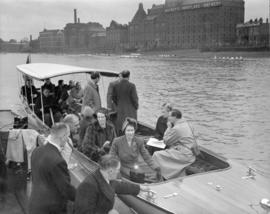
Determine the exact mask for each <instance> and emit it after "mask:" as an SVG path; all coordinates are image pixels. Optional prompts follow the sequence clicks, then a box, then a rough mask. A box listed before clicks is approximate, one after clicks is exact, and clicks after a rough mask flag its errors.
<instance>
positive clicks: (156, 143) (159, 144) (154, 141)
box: [146, 137, 166, 149]
mask: <svg viewBox="0 0 270 214" xmlns="http://www.w3.org/2000/svg"><path fill="white" fill-rule="evenodd" d="M146 145H148V146H153V147H157V148H161V149H164V148H165V147H166V144H165V143H164V142H163V140H158V139H156V138H153V137H150V138H149V140H148V141H147V143H146Z"/></svg>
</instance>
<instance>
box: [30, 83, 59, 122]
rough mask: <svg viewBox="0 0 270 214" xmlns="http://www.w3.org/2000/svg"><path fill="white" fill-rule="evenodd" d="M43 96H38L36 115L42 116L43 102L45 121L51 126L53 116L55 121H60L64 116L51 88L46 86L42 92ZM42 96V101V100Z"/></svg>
mask: <svg viewBox="0 0 270 214" xmlns="http://www.w3.org/2000/svg"><path fill="white" fill-rule="evenodd" d="M42 94H43V95H42V96H40V97H38V98H37V100H36V104H35V113H36V115H37V116H38V117H39V118H41V119H43V118H42V104H43V111H44V122H45V124H47V125H48V126H49V127H51V125H52V123H53V121H52V118H51V117H52V116H53V119H54V122H59V121H60V118H61V117H62V115H61V113H60V111H59V108H58V106H57V104H56V101H55V98H54V97H53V96H52V95H49V94H50V91H49V89H47V88H45V89H44V90H43V92H42ZM41 98H42V102H41Z"/></svg>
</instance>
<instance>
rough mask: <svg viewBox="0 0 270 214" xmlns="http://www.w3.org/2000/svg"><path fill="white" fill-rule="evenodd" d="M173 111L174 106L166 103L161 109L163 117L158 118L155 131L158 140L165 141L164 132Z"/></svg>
mask: <svg viewBox="0 0 270 214" xmlns="http://www.w3.org/2000/svg"><path fill="white" fill-rule="evenodd" d="M171 110H172V106H171V104H170V103H164V104H163V105H162V107H161V111H162V115H161V116H160V117H159V118H158V120H157V124H156V129H155V133H156V134H155V138H157V139H158V140H162V139H163V135H164V132H165V131H166V129H167V122H168V116H169V112H170V111H171Z"/></svg>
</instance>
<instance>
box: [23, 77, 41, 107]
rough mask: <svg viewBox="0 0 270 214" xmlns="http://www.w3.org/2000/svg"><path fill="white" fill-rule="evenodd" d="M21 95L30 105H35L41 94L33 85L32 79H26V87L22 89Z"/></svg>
mask: <svg viewBox="0 0 270 214" xmlns="http://www.w3.org/2000/svg"><path fill="white" fill-rule="evenodd" d="M21 94H22V95H23V96H24V97H26V99H27V102H28V104H29V105H30V104H31V103H33V104H34V103H35V100H36V98H37V97H38V95H39V93H38V91H37V89H36V87H35V86H34V85H33V82H32V80H31V79H28V78H27V79H26V81H25V85H24V86H22V87H21Z"/></svg>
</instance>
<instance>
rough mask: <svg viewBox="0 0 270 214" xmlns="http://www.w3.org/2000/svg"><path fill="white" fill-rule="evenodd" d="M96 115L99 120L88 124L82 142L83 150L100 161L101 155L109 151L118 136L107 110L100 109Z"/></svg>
mask: <svg viewBox="0 0 270 214" xmlns="http://www.w3.org/2000/svg"><path fill="white" fill-rule="evenodd" d="M96 116H97V121H95V122H94V123H93V124H90V125H89V126H88V128H87V130H86V133H85V136H84V139H83V142H82V152H83V153H84V154H86V155H87V156H88V157H89V158H91V159H92V160H94V161H98V159H99V157H100V155H103V154H105V153H108V152H109V150H110V147H111V143H112V141H113V139H114V138H115V137H116V134H115V128H114V126H113V124H112V123H110V122H109V121H107V110H106V109H104V108H101V109H99V110H98V111H97V112H96Z"/></svg>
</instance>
